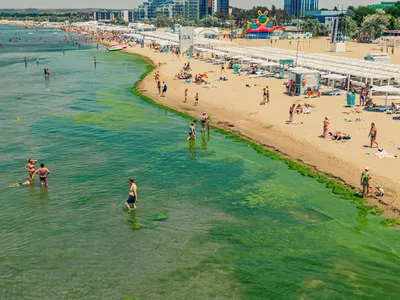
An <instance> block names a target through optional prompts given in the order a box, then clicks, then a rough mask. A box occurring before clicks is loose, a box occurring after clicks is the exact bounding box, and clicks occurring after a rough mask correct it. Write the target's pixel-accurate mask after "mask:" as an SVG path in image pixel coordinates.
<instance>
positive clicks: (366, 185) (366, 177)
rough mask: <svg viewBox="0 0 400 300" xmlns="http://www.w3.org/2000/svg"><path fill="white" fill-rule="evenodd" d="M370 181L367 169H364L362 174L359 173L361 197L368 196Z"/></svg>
mask: <svg viewBox="0 0 400 300" xmlns="http://www.w3.org/2000/svg"><path fill="white" fill-rule="evenodd" d="M370 180H371V176H370V175H369V168H368V167H366V168H365V170H364V172H362V173H361V185H362V187H363V191H362V193H363V197H367V196H368V191H369V181H370Z"/></svg>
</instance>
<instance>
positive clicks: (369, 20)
mask: <svg viewBox="0 0 400 300" xmlns="http://www.w3.org/2000/svg"><path fill="white" fill-rule="evenodd" d="M389 25H390V16H389V15H386V13H385V11H384V10H383V9H377V10H376V13H375V14H373V15H369V16H366V17H365V19H364V21H363V22H362V25H361V32H362V34H363V36H364V37H365V38H369V39H377V38H379V37H380V36H382V34H383V31H384V30H387V29H388V27H389Z"/></svg>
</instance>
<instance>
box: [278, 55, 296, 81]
mask: <svg viewBox="0 0 400 300" xmlns="http://www.w3.org/2000/svg"><path fill="white" fill-rule="evenodd" d="M293 67H294V60H293V59H281V60H280V61H279V78H281V79H284V78H285V72H286V70H288V69H289V68H293Z"/></svg>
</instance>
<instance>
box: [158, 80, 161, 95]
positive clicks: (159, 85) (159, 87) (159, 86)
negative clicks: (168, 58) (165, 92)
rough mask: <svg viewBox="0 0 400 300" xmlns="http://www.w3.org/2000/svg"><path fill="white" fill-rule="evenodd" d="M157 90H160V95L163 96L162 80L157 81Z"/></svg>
mask: <svg viewBox="0 0 400 300" xmlns="http://www.w3.org/2000/svg"><path fill="white" fill-rule="evenodd" d="M157 89H158V94H159V95H161V82H160V80H158V81H157Z"/></svg>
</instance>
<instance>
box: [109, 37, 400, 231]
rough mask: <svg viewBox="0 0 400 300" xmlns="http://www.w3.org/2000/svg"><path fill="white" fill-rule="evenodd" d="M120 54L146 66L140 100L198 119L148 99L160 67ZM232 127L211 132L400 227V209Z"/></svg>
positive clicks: (135, 88) (140, 82)
mask: <svg viewBox="0 0 400 300" xmlns="http://www.w3.org/2000/svg"><path fill="white" fill-rule="evenodd" d="M102 43H103V44H105V45H108V44H109V43H107V42H104V41H103V42H102ZM133 49H134V48H133ZM122 53H124V54H130V55H135V56H137V57H139V58H140V59H142V60H143V62H144V63H145V64H146V65H147V70H146V71H145V72H144V73H143V74H142V75H141V77H140V79H139V80H138V81H137V82H135V84H134V85H133V87H132V93H133V94H135V95H137V96H139V97H141V98H142V99H143V100H144V101H146V102H148V103H151V104H153V105H156V106H158V107H160V108H162V109H166V110H168V111H171V112H174V113H175V114H177V115H180V116H182V117H185V118H187V119H189V120H193V119H197V117H196V116H195V115H194V114H191V113H190V112H188V111H187V110H185V109H182V108H179V107H176V105H168V104H165V103H163V102H161V101H157V100H156V99H154V97H151V96H152V95H151V93H149V92H148V89H147V88H146V83H147V82H146V81H150V82H152V81H153V79H152V78H151V77H152V76H153V75H154V72H155V71H157V70H159V67H158V66H157V64H156V62H155V61H154V60H152V59H151V58H150V57H148V56H146V55H143V54H139V53H133V52H130V51H123V52H122ZM214 118H216V117H215V116H213V119H214ZM232 125H233V126H232ZM234 127H235V124H231V123H227V122H225V123H224V122H217V124H213V125H212V128H213V130H214V131H216V132H219V133H222V134H224V135H225V136H226V138H229V139H233V140H235V141H237V142H241V143H245V144H247V145H248V146H251V147H253V148H254V150H255V151H257V152H258V153H260V154H263V155H264V156H267V157H269V158H271V159H276V160H281V161H282V162H283V163H285V164H286V165H287V166H288V168H289V169H291V170H295V171H297V172H299V173H300V174H301V175H303V176H307V177H311V178H314V179H316V180H317V181H318V182H320V183H322V184H325V185H326V188H328V189H330V190H331V192H332V193H333V194H336V195H338V196H340V198H341V199H344V200H348V201H352V203H354V204H356V205H357V208H358V209H360V210H363V211H366V212H369V213H371V214H373V215H377V216H379V215H383V216H384V217H385V219H383V220H382V221H381V223H382V224H385V225H388V226H394V227H396V228H400V226H399V225H398V224H397V221H398V220H399V219H400V209H398V208H397V207H394V206H392V205H391V204H388V203H385V202H384V201H382V200H381V199H379V198H377V197H369V198H367V199H363V198H362V197H360V196H359V193H360V190H359V189H357V188H355V187H354V186H353V185H352V184H351V183H348V182H346V180H344V179H343V178H342V177H340V176H337V175H334V174H333V173H329V172H324V171H322V170H321V169H319V168H318V166H316V165H313V164H310V163H308V162H305V161H302V160H300V159H297V158H296V157H293V156H291V155H289V154H288V153H285V152H284V151H282V150H280V149H279V148H278V147H276V146H274V145H270V144H266V143H263V142H262V141H261V140H258V139H257V138H256V137H253V136H251V135H247V134H245V133H243V132H241V131H240V130H236V129H232V128H234Z"/></svg>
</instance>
